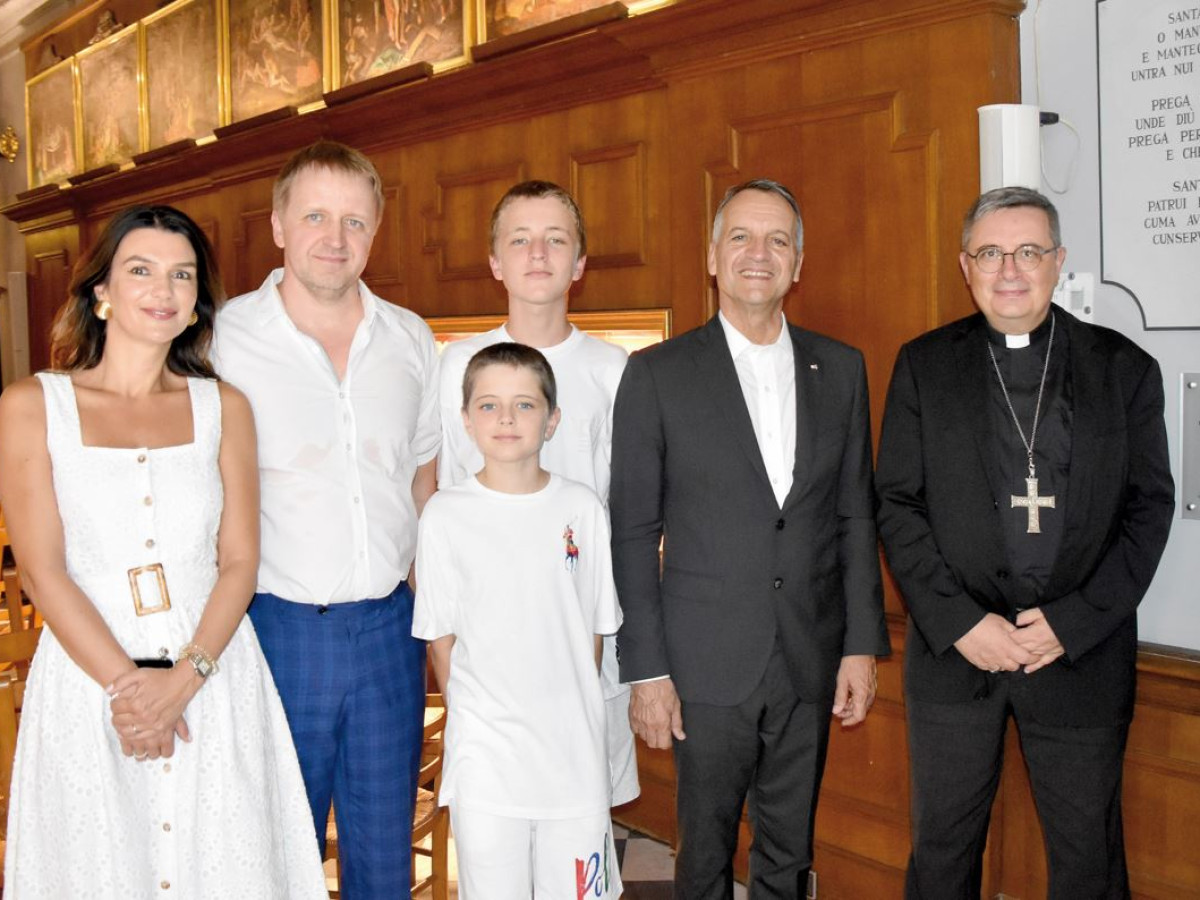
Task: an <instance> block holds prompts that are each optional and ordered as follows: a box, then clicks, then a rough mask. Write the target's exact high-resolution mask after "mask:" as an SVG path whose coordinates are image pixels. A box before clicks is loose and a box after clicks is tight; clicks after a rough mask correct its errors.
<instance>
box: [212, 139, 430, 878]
mask: <svg viewBox="0 0 1200 900" xmlns="http://www.w3.org/2000/svg"><path fill="white" fill-rule="evenodd" d="M382 212H383V192H382V187H381V181H380V178H379V173H378V172H377V171H376V170H375V167H374V166H373V165H372V164H371V162H370V160H368V159H367V158H366V157H365V156H363V155H362V154H361V153H359V152H358V151H356V150H352V149H351V148H349V147H345V146H343V145H341V144H336V143H332V142H329V141H321V142H318V143H316V144H313V145H312V146H310V147H307V148H305V149H304V150H301V151H300V152H299V153H297V154H296V155H295V156H293V157H292V159H291V160H289V161H288V163H287V164H286V165H285V166H284V167H283V170H282V171H281V172H280V174H279V177H278V179H277V180H276V182H275V188H274V195H273V211H272V213H271V225H272V228H273V230H274V235H275V243H276V244H277V245H278V246H279V247H280V248H282V250H283V255H284V264H283V268H282V269H277V270H275V271H274V272H272V273H271V274H270V275H269V276H267V280H266V281H265V282H263V285H262V287H260V288H259V289H258V290H257V291H253V292H251V293H249V294H245V295H243V296H241V297H238V298H236V299H235V300H233V301H231V302H230V303H229V304H228V305H227V306H226V307H225V308H224V309H223V310H222V311H221V313H220V315H219V316H218V319H217V328H216V340H215V344H214V359H215V362H216V368H217V371H218V372H219V373H220V374H221V376H222V377H223V378H225V379H227V380H228V381H230V382H231V383H232V384H234V385H235V386H237V387H238V388H239V389H241V390H242V391H243V392H244V393H245V394H246V396H247V397H248V398H249V399H250V403H251V406H252V407H253V409H254V417H255V422H256V427H257V430H258V455H259V466H260V469H261V484H262V557H261V562H260V566H259V575H258V593H257V594H255V597H254V601H253V603H252V604H251V607H250V618H251V620H252V621H253V622H254V626H255V630H256V631H257V632H258V636H259V640H260V641H261V643H262V647H263V652H264V653H265V654H266V657H267V660H268V662H269V663H270V665H271V670H272V674H273V675H274V677H275V683H276V686H277V687H278V689H279V693H280V696H281V697H282V699H283V704H284V709H285V710H286V712H287V716H288V723H289V725H290V726H291V730H292V737H293V739H294V740H295V743H296V750H297V754H298V756H299V758H300V767H301V770H302V772H303V775H304V782H305V787H306V788H307V791H308V796H309V801H310V804H311V806H312V813H313V826H314V828H315V830H316V835H317V839H318V841H319V842H320V844H321V846H322V848H324V844H325V830H326V820H327V818H328V816H329V807H330V802H331V800H332V802H333V806H334V809H335V810H336V816H337V826H338V844H339V850H340V854H341V879H342V880H341V890H342V896H345V897H364V898H365V897H400V896H408V892H409V885H410V868H411V845H410V834H411V823H412V813H413V806H414V803H415V800H416V773H417V769H418V767H419V764H420V752H421V731H422V719H423V709H424V693H425V690H424V674H425V646H424V643H423V642H421V641H419V640H416V639H414V638H413V637H412V636H411V631H412V610H413V596H412V591H411V589H410V588H409V585H408V583H407V579H408V577H409V574H410V568H411V565H412V561H413V557H414V555H415V549H416V537H417V516H418V515H419V514H420V511H421V508H422V507H423V506H424V504H425V501H426V500H427V499H428V498H429V496H430V495H431V494H432V493H433V491H434V489H435V466H436V456H437V450H438V444H439V440H440V429H439V425H438V410H437V394H436V390H437V355H436V350H435V348H434V343H433V335H432V334H431V332H430V331H429V328H428V327H427V326H426V325H425V323H424V322H423V321H422V320H421V319H420V317H418V316H417V315H415V314H414V313H412V312H410V311H408V310H406V309H402V308H400V307H398V306H393V305H392V304H390V303H388V302H386V301H384V300H382V299H380V298H379V297H376V296H375V295H374V294H372V293H371V292H370V291H369V290H368V289H367V287H366V285H364V284H363V283H362V282H361V281H360V279H359V276H360V275H361V274H362V271H363V269H364V267H365V266H366V263H367V256H368V254H369V253H370V250H371V242H372V240H373V239H374V236H375V232H376V229H377V227H378V225H379V221H380V217H381V214H382Z"/></svg>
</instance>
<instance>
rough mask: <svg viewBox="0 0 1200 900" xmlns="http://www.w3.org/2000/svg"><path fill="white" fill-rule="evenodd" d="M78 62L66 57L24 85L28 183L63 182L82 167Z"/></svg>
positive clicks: (39, 184) (38, 184)
mask: <svg viewBox="0 0 1200 900" xmlns="http://www.w3.org/2000/svg"><path fill="white" fill-rule="evenodd" d="M77 110H78V106H77V104H76V103H75V63H74V60H71V59H65V60H63V61H62V62H60V63H59V64H58V65H56V66H53V67H51V68H49V69H47V70H46V71H45V72H42V73H40V74H38V75H37V76H35V77H33V78H31V79H30V80H29V81H28V82H26V84H25V133H26V134H27V135H29V164H28V168H29V186H30V187H31V188H34V187H40V186H41V185H43V184H51V183H53V182H56V181H63V180H64V179H65V178H66V177H67V176H68V175H74V174H75V173H77V172H79V171H80V170H81V168H80V165H79V160H80V156H81V154H80V152H79V121H78V118H77Z"/></svg>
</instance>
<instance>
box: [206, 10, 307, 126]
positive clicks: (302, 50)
mask: <svg viewBox="0 0 1200 900" xmlns="http://www.w3.org/2000/svg"><path fill="white" fill-rule="evenodd" d="M227 2H228V22H229V77H228V85H229V91H228V108H229V121H230V122H241V121H243V120H244V119H250V118H253V117H254V116H257V115H261V114H263V113H267V112H271V111H272V110H275V109H279V108H281V107H284V106H303V105H305V104H307V103H312V102H314V101H316V100H320V99H321V95H322V94H323V93H324V92H325V91H326V90H328V89H329V88H330V83H329V81H330V79H329V73H328V72H327V71H326V67H325V43H326V38H325V32H326V26H325V4H324V2H323V0H227Z"/></svg>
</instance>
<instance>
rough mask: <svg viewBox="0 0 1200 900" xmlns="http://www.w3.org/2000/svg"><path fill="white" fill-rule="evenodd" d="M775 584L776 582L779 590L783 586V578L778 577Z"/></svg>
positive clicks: (776, 588) (776, 587)
mask: <svg viewBox="0 0 1200 900" xmlns="http://www.w3.org/2000/svg"><path fill="white" fill-rule="evenodd" d="M774 584H775V590H779V589H780V588H781V587H783V579H782V578H776V579H775V582H774Z"/></svg>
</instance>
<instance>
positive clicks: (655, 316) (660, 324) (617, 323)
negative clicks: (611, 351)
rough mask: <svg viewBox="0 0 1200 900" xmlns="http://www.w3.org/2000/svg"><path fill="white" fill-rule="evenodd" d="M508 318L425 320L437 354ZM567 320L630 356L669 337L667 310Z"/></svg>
mask: <svg viewBox="0 0 1200 900" xmlns="http://www.w3.org/2000/svg"><path fill="white" fill-rule="evenodd" d="M506 318H508V317H507V316H438V317H432V318H426V319H425V322H426V323H427V324H428V325H429V328H430V329H431V330H432V331H433V340H434V343H436V344H437V348H438V352H439V353H440V352H441V350H442V348H443V347H445V346H446V345H447V344H451V343H453V342H454V341H461V340H462V339H463V338H468V337H470V336H471V335H473V334H482V333H483V332H485V331H491V330H492V329H493V328H499V327H500V326H501V325H503V324H504V320H505V319H506ZM567 318H568V319H570V320H571V323H572V324H573V325H574V326H575V327H576V328H578V329H579V330H580V331H586V332H587V333H588V334H590V335H591V336H592V337H597V338H600V340H602V341H608V342H609V343H610V344H616V345H617V346H618V347H624V348H625V350H626V351H627V352H629V353H633V352H634V351H635V350H641V349H642V348H643V347H649V346H650V345H651V344H657V343H659V342H661V341H665V340H666V339H667V338H669V337H670V336H671V310H669V309H615V310H606V311H604V312H572V313H568V314H567Z"/></svg>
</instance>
